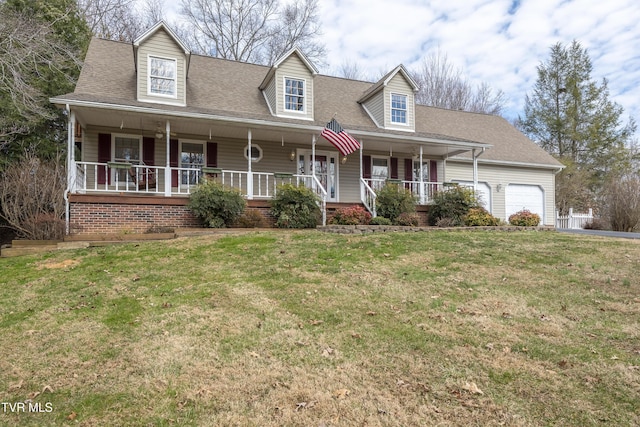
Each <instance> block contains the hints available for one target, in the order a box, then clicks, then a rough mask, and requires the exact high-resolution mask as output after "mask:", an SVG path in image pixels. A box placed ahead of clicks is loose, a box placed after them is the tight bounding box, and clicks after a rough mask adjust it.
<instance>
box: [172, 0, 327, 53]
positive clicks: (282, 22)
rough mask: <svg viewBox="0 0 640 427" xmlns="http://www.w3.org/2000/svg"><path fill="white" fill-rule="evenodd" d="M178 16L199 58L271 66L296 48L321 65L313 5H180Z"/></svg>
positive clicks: (229, 1)
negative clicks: (182, 18)
mask: <svg viewBox="0 0 640 427" xmlns="http://www.w3.org/2000/svg"><path fill="white" fill-rule="evenodd" d="M182 16H183V17H184V18H185V20H186V21H187V22H188V24H189V25H190V27H189V29H190V30H191V31H190V36H191V37H189V42H190V44H191V45H192V48H193V49H194V51H197V52H199V53H202V54H207V55H215V56H217V57H220V58H226V59H233V60H236V61H243V62H252V63H260V64H271V63H273V61H274V60H275V59H277V58H278V57H280V56H281V55H282V54H284V53H285V52H287V51H288V50H289V49H291V48H292V47H293V46H298V47H300V49H302V50H303V51H304V53H305V54H306V55H307V56H308V57H309V59H311V60H313V61H314V62H316V63H319V62H323V60H324V55H325V50H324V46H323V45H322V44H321V43H319V42H318V41H317V39H318V36H319V35H320V25H319V22H318V1H317V0H294V1H293V2H288V3H286V4H284V5H282V4H281V3H280V1H279V0H182ZM184 30H186V28H185V27H183V28H182V31H184Z"/></svg>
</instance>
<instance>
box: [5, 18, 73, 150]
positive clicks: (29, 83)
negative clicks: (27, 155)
mask: <svg viewBox="0 0 640 427" xmlns="http://www.w3.org/2000/svg"><path fill="white" fill-rule="evenodd" d="M55 24H56V22H43V21H42V20H36V19H33V18H32V17H28V16H24V15H22V14H19V13H16V12H13V11H10V10H8V9H6V8H0V141H4V142H2V143H0V145H2V144H7V143H8V141H10V140H11V137H12V136H13V135H16V134H25V133H27V132H29V130H30V127H31V124H32V123H36V122H41V121H42V120H48V119H52V118H53V117H54V114H53V112H52V110H51V109H50V108H48V105H49V104H48V100H47V95H46V93H45V92H44V91H43V89H42V88H41V87H42V85H41V84H37V82H38V80H46V79H47V77H46V76H45V75H44V74H43V73H45V72H49V71H54V72H58V73H59V75H60V76H63V78H66V79H67V80H68V81H69V82H71V83H72V82H73V79H74V77H73V76H72V75H71V74H69V73H68V69H67V68H66V67H69V65H70V64H71V66H72V67H77V68H76V70H77V69H79V67H80V65H81V61H80V58H79V57H78V55H79V54H78V52H77V51H76V50H74V49H73V48H72V47H71V46H68V45H66V44H65V43H64V42H62V41H61V40H60V38H59V37H53V33H54V31H53V27H54V26H55ZM0 148H2V147H0Z"/></svg>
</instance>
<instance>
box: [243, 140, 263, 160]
mask: <svg viewBox="0 0 640 427" xmlns="http://www.w3.org/2000/svg"><path fill="white" fill-rule="evenodd" d="M244 158H245V159H247V160H249V146H248V145H245V147H244ZM260 160H262V148H260V146H259V145H256V144H252V145H251V163H258V162H259V161H260Z"/></svg>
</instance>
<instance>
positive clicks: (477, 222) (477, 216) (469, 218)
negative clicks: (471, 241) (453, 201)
mask: <svg viewBox="0 0 640 427" xmlns="http://www.w3.org/2000/svg"><path fill="white" fill-rule="evenodd" d="M464 225H466V226H467V227H481V226H496V225H500V220H499V219H498V218H496V217H495V216H493V215H491V214H490V213H489V212H488V211H487V210H486V209H485V208H483V207H477V208H471V209H469V212H468V213H467V215H466V216H465V217H464Z"/></svg>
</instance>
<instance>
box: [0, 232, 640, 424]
mask: <svg viewBox="0 0 640 427" xmlns="http://www.w3.org/2000/svg"><path fill="white" fill-rule="evenodd" d="M0 266H1V268H2V271H3V274H2V279H0V280H1V281H2V286H0V296H1V297H0V332H1V334H0V372H2V375H0V402H6V403H8V404H9V403H10V404H11V405H8V404H7V405H3V407H4V408H5V410H4V411H2V412H0V424H11V425H34V426H35V425H38V426H42V425H64V424H67V423H68V424H75V425H82V426H102V425H123V426H124V425H126V426H130V425H140V426H146V425H203V426H207V425H211V426H281V425H287V426H351V425H358V426H359V425H368V426H409V425H445V426H446V425H461V424H464V425H482V426H490V425H510V426H537V425H573V426H590V425H593V426H595V425H603V424H607V425H639V424H640V400H639V399H638V396H639V395H640V324H639V323H640V276H639V275H638V272H639V271H640V245H639V244H638V242H634V241H624V240H617V239H604V238H597V237H586V236H577V235H576V236H574V235H563V234H558V233H551V232H545V233H540V232H517V233H496V232H456V233H450V232H431V233H407V234H376V235H364V236H354V235H350V236H345V235H332V234H324V233H319V232H315V231H302V232H280V231H259V232H250V233H246V234H238V235H220V236H202V237H197V238H182V239H177V240H174V241H162V242H147V243H139V244H124V245H117V246H111V247H100V248H88V249H80V250H74V251H60V252H56V253H52V254H47V255H40V256H30V257H22V258H9V259H0ZM25 401H26V402H28V403H31V404H32V405H33V404H35V403H39V404H40V406H39V407H40V408H52V409H53V410H52V411H49V412H46V411H42V412H40V413H25V412H20V411H18V412H16V411H11V410H10V408H15V403H16V402H25ZM48 405H50V406H48ZM32 407H33V406H32ZM0 409H2V408H0Z"/></svg>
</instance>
